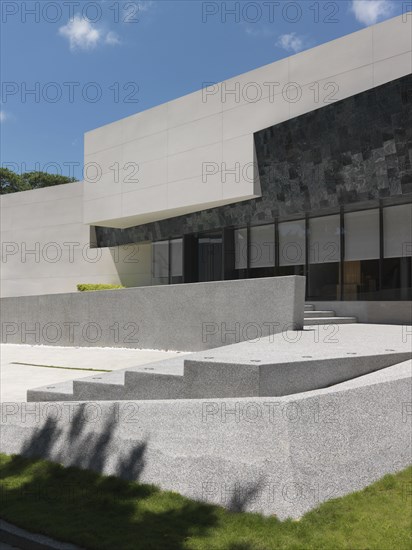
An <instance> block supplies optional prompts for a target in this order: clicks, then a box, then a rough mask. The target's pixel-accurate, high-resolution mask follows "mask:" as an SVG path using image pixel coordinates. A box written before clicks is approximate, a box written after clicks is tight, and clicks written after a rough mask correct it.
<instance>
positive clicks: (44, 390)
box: [27, 380, 74, 402]
mask: <svg viewBox="0 0 412 550" xmlns="http://www.w3.org/2000/svg"><path fill="white" fill-rule="evenodd" d="M73 400H74V398H73V380H69V381H66V382H58V383H56V384H50V385H49V386H42V387H40V388H34V389H32V390H27V401H28V402H37V401H73Z"/></svg>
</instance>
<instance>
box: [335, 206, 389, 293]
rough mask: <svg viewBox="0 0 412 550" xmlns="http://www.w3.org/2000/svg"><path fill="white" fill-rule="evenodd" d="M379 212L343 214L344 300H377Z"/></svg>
mask: <svg viewBox="0 0 412 550" xmlns="http://www.w3.org/2000/svg"><path fill="white" fill-rule="evenodd" d="M379 234H380V233H379V210H363V211H362V212H348V213H347V214H345V263H344V266H343V272H344V274H343V299H344V300H376V299H379V295H378V291H379V256H380V248H379Z"/></svg>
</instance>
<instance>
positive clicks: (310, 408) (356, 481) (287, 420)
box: [0, 362, 412, 519]
mask: <svg viewBox="0 0 412 550" xmlns="http://www.w3.org/2000/svg"><path fill="white" fill-rule="evenodd" d="M410 372H411V364H410V362H408V363H405V364H403V365H396V366H394V367H390V368H389V369H385V370H384V371H379V372H376V373H373V374H369V375H367V376H364V377H361V378H357V379H356V380H350V381H348V382H345V383H343V384H340V385H339V386H335V387H333V388H327V389H325V390H318V391H315V392H307V393H304V394H295V395H292V396H288V397H281V398H268V397H264V398H237V399H225V400H222V399H214V400H212V401H211V400H175V401H172V400H170V401H137V402H136V401H131V402H125V401H123V402H117V403H113V402H100V403H93V402H86V403H73V402H72V403H70V402H66V403H58V402H57V403H56V402H55V403H3V404H2V426H1V433H2V437H1V441H0V445H1V447H0V449H1V452H3V453H6V454H14V453H15V454H23V455H26V456H40V457H43V458H47V459H49V460H53V461H56V462H60V463H62V464H64V465H66V466H68V465H73V466H79V467H81V468H87V469H92V470H96V471H99V472H105V473H106V474H113V475H117V476H120V477H125V478H127V479H135V480H140V481H141V482H144V483H153V484H155V485H157V486H160V487H161V488H162V489H168V490H173V491H177V492H179V493H181V494H183V495H185V496H188V497H190V498H193V499H195V500H202V501H208V502H213V503H216V504H219V505H222V506H225V507H227V508H230V509H234V510H246V511H255V512H261V513H264V514H268V515H269V514H276V515H277V516H278V517H279V518H280V519H285V518H286V517H293V518H298V517H300V516H302V514H304V513H305V512H306V511H308V510H310V509H311V508H314V507H316V506H318V504H320V503H321V502H323V501H326V500H329V499H331V498H336V497H339V496H342V495H345V494H347V493H351V492H353V491H357V490H360V489H362V488H364V487H365V486H367V485H369V484H370V483H372V482H374V481H376V480H377V479H379V478H380V477H382V476H384V475H385V474H387V473H391V472H396V471H399V470H401V469H403V468H405V467H406V466H408V465H409V464H410V463H411V449H410V434H411V419H412V415H411V409H410V396H411V391H412V387H411V376H410ZM33 482H34V483H35V480H34V481H33ZM405 505H406V504H405Z"/></svg>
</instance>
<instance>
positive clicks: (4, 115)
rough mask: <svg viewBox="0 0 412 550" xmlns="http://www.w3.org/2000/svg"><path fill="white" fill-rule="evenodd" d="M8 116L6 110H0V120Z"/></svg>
mask: <svg viewBox="0 0 412 550" xmlns="http://www.w3.org/2000/svg"><path fill="white" fill-rule="evenodd" d="M8 118H9V117H8V115H7V113H6V111H0V122H4V121H5V120H7V119H8Z"/></svg>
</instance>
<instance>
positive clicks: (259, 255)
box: [249, 224, 275, 269]
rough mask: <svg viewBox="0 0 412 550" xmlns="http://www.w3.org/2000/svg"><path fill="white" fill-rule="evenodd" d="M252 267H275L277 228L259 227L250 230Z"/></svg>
mask: <svg viewBox="0 0 412 550" xmlns="http://www.w3.org/2000/svg"><path fill="white" fill-rule="evenodd" d="M249 258H250V267H251V268H252V269H253V268H261V267H273V266H274V265H275V227H274V225H273V224H271V225H259V226H256V227H251V228H250V246H249Z"/></svg>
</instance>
